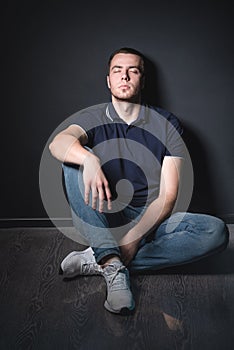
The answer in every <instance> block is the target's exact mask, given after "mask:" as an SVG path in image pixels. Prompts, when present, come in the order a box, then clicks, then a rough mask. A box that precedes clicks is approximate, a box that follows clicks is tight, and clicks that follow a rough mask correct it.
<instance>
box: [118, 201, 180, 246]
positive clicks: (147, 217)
mask: <svg viewBox="0 0 234 350" xmlns="http://www.w3.org/2000/svg"><path fill="white" fill-rule="evenodd" d="M174 204H175V200H172V199H169V198H165V197H162V196H161V197H158V198H157V199H155V200H154V201H153V202H152V203H151V204H150V205H149V207H148V208H147V209H146V211H145V213H144V214H143V216H142V218H141V219H140V221H139V222H138V223H137V224H136V225H135V226H134V227H133V228H132V229H131V230H129V232H128V233H127V234H126V236H125V237H124V239H123V242H122V243H123V244H125V243H129V242H132V241H140V240H141V239H142V238H144V237H146V236H147V235H149V234H150V233H151V232H152V230H153V229H156V228H157V227H158V226H159V225H160V224H161V223H162V222H163V221H164V220H165V219H166V218H168V217H169V216H170V214H171V212H172V210H173V207H174Z"/></svg>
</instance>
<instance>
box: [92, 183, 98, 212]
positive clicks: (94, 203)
mask: <svg viewBox="0 0 234 350" xmlns="http://www.w3.org/2000/svg"><path fill="white" fill-rule="evenodd" d="M97 199H98V191H97V189H96V187H92V208H93V209H96V207H97Z"/></svg>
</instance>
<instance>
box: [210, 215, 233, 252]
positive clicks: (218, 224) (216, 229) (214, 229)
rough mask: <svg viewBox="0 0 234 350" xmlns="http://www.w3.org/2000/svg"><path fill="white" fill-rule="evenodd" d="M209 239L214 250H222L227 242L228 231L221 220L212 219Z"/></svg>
mask: <svg viewBox="0 0 234 350" xmlns="http://www.w3.org/2000/svg"><path fill="white" fill-rule="evenodd" d="M209 233H212V234H211V235H210V238H211V239H212V241H213V245H214V248H215V249H218V250H223V249H225V248H226V247H227V245H228V242H229V230H228V227H227V225H226V224H225V223H224V221H223V220H221V219H219V218H216V217H212V225H211V226H210V232H209Z"/></svg>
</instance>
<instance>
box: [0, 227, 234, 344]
mask: <svg viewBox="0 0 234 350" xmlns="http://www.w3.org/2000/svg"><path fill="white" fill-rule="evenodd" d="M233 231H234V230H233ZM233 231H232V232H233ZM233 233H234V232H233ZM75 249H77V244H76V243H75V242H73V241H72V240H70V239H68V238H67V237H65V236H64V235H63V234H62V233H61V232H59V231H58V230H57V229H55V228H48V229H46V228H36V229H30V228H21V229H4V230H3V229H2V230H0V288H1V289H0V331H1V337H0V348H1V349H4V350H7V349H9V350H12V349H17V350H18V349H23V350H25V349H33V350H34V349H38V350H42V349H43V350H46V349H48V350H53V349H56V350H57V349H79V350H93V349H94V350H98V349H102V350H109V349H112V350H115V349H118V350H119V349H121V350H138V349H139V350H155V349H160V350H161V349H162V350H164V349H165V350H167V349H168V350H174V349H178V350H182V349H185V350H203V349H204V350H207V349H208V350H209V349H212V350H216V349H217V350H220V349H224V350H229V349H230V350H231V349H233V347H234V332H233V324H234V272H233V266H229V264H231V263H232V262H233V253H234V251H233V250H234V245H233V238H232V241H231V244H230V245H229V248H228V250H227V251H226V252H224V253H222V254H221V255H219V256H217V257H216V259H214V260H212V259H208V260H204V261H203V262H199V263H196V264H191V265H189V266H184V267H179V268H177V269H175V268H174V269H167V270H164V271H161V272H159V273H155V274H142V275H131V284H132V291H133V294H134V296H135V300H136V310H135V312H134V313H133V315H129V316H119V315H114V314H111V313H109V312H108V311H106V310H105V309H104V307H103V304H104V301H105V296H106V287H105V282H104V279H103V278H102V277H101V276H92V277H88V276H87V277H77V278H74V279H72V280H69V281H65V280H64V279H63V277H62V276H61V275H59V274H58V269H59V264H60V262H61V260H62V259H63V258H64V256H66V254H67V253H68V252H70V251H71V250H75ZM212 261H215V263H214V264H212ZM218 265H219V266H218ZM217 266H218V268H217Z"/></svg>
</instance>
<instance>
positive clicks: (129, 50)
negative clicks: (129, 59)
mask: <svg viewBox="0 0 234 350" xmlns="http://www.w3.org/2000/svg"><path fill="white" fill-rule="evenodd" d="M118 53H130V54H133V55H136V56H139V57H140V58H141V61H142V67H141V69H142V74H144V65H145V56H144V55H143V54H142V53H141V52H140V51H138V50H136V49H133V48H131V47H121V48H120V49H118V50H115V51H114V52H112V54H111V55H110V57H109V61H108V66H109V67H110V65H111V61H112V59H113V58H114V56H115V55H117V54H118Z"/></svg>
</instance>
